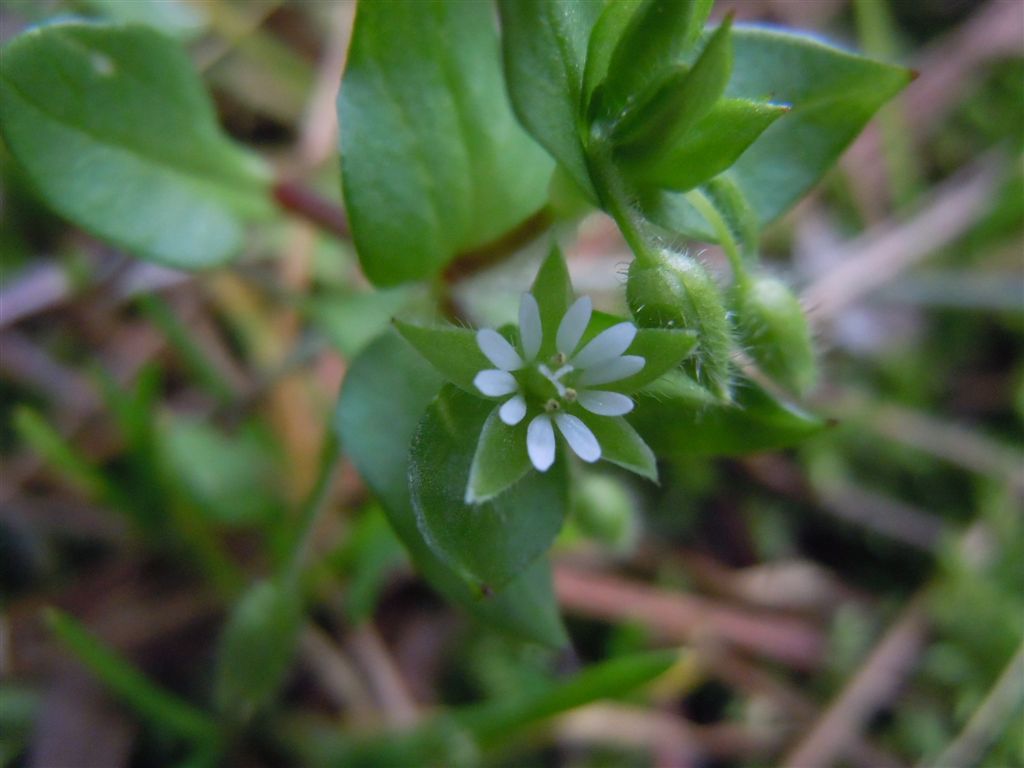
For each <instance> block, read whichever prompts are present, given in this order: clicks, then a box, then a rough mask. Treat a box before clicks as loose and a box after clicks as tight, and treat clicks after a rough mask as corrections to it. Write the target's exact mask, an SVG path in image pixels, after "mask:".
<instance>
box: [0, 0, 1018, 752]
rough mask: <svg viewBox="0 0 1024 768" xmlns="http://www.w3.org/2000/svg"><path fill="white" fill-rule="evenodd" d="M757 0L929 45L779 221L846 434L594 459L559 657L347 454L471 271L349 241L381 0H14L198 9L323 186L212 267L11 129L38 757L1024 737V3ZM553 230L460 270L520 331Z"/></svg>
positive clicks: (1, 445)
mask: <svg viewBox="0 0 1024 768" xmlns="http://www.w3.org/2000/svg"><path fill="white" fill-rule="evenodd" d="M730 10H732V11H735V12H736V13H737V17H738V20H740V21H752V20H754V21H769V22H774V23H783V24H786V25H789V26H793V27H797V28H802V29H806V30H810V31H814V32H818V33H820V34H822V35H825V36H827V37H829V38H831V39H834V40H837V41H839V42H841V43H844V44H847V45H849V46H851V47H857V48H860V49H862V50H865V51H866V52H867V53H869V54H871V55H873V56H876V57H879V58H883V59H888V60H891V61H896V62H900V63H904V64H907V65H909V66H912V67H914V68H915V69H916V70H917V72H918V73H919V76H918V79H917V80H916V81H915V83H913V84H912V85H911V86H910V87H909V88H908V89H907V91H906V92H905V93H904V94H903V95H902V96H901V97H900V98H899V99H898V100H897V101H896V102H894V103H893V104H892V106H890V107H888V108H887V109H886V111H885V112H884V114H882V115H880V117H879V118H878V119H876V120H875V121H874V122H873V123H872V125H871V126H870V128H869V129H868V130H867V131H866V132H865V134H864V135H862V136H861V137H860V138H859V139H858V141H857V142H856V143H855V144H854V145H853V146H852V147H851V148H850V150H849V151H848V152H847V153H846V155H845V157H844V159H843V161H842V163H841V164H840V166H839V167H838V168H837V169H836V170H835V171H834V172H833V173H831V174H830V176H829V178H828V180H827V182H826V183H825V184H824V185H823V186H822V187H821V188H820V189H819V190H818V191H816V192H815V193H814V194H812V195H811V196H810V197H809V198H807V199H806V200H805V201H803V202H802V203H801V204H800V205H798V206H797V208H796V209H795V210H794V211H793V212H791V213H790V214H789V215H787V216H786V217H785V218H784V219H783V220H782V221H781V222H780V223H778V224H777V225H775V226H773V227H772V229H771V230H770V231H769V232H768V233H767V235H766V238H765V242H764V245H765V251H766V256H767V257H768V259H769V261H770V263H772V264H773V266H774V268H775V269H776V270H777V272H778V273H779V274H780V275H782V276H783V277H784V278H785V279H786V280H787V281H788V282H789V283H791V284H792V285H794V286H795V287H797V288H798V289H799V290H800V291H801V295H802V299H803V301H804V304H805V306H806V307H807V308H808V310H809V311H810V313H811V317H812V321H813V323H814V327H815V330H816V334H817V341H818V345H819V349H820V350H821V353H822V355H823V360H824V366H823V367H824V372H825V376H824V382H823V383H822V385H821V387H820V388H819V389H818V390H817V391H816V392H815V393H814V394H813V396H812V397H811V398H809V400H808V401H807V403H806V405H807V407H809V408H810V409H812V410H814V411H815V412H818V413H821V414H823V415H825V416H827V417H829V418H831V419H834V421H835V425H834V426H833V428H831V429H830V430H828V431H827V432H826V433H825V434H822V435H820V436H818V437H815V438H813V439H812V440H809V441H808V442H806V443H805V444H803V445H801V446H800V447H799V448H798V449H796V450H792V451H787V452H784V453H777V454H764V455H758V456H754V457H750V458H746V459H731V460H704V459H678V460H675V461H673V462H671V463H670V464H668V465H667V466H665V467H664V468H663V478H664V480H663V483H662V485H661V486H660V487H657V488H655V487H652V486H649V485H642V484H639V483H634V482H633V480H632V479H631V478H629V477H626V476H625V475H622V474H620V473H617V472H612V471H601V472H588V474H587V475H585V476H583V477H581V478H580V481H579V490H578V493H577V496H576V500H575V506H574V509H573V517H572V520H571V522H570V524H569V525H568V526H567V528H566V530H565V531H564V532H563V534H562V536H561V538H560V540H559V544H558V547H557V549H556V568H555V572H556V588H557V592H558V596H559V600H560V603H561V605H562V607H563V611H564V612H565V615H566V617H567V625H568V630H569V634H570V637H571V640H572V647H571V649H566V650H564V651H561V652H555V651H548V650H544V649H541V648H538V647H533V646H523V645H522V644H520V643H517V642H516V641H514V640H511V639H508V638H506V637H504V636H502V635H500V634H497V633H496V632H495V631H493V630H489V629H486V628H483V627H481V626H478V625H475V624H473V623H472V622H471V621H470V620H468V619H467V617H466V616H464V615H462V614H461V613H459V612H457V611H456V610H455V609H453V608H452V607H451V606H449V605H447V604H445V603H444V602H443V601H442V600H441V599H440V598H438V597H437V596H436V595H435V594H433V593H432V592H431V591H430V590H429V589H428V588H427V587H426V586H425V585H424V584H423V582H422V581H421V580H420V579H418V578H417V576H416V574H415V573H414V572H413V571H412V569H411V567H410V565H409V562H408V560H407V558H406V555H405V553H404V551H403V550H402V548H401V546H400V545H399V544H398V542H397V540H396V539H395V537H394V535H393V534H392V533H391V532H390V530H389V528H388V526H387V523H386V520H385V518H384V517H383V515H382V513H381V511H380V509H379V508H378V506H377V505H376V503H375V502H374V500H373V499H372V498H371V497H369V496H368V494H367V492H366V491H365V489H364V488H363V486H362V484H361V482H360V480H359V478H358V476H357V475H356V474H355V473H354V471H353V470H352V469H351V467H349V466H348V465H347V464H346V463H345V461H344V458H343V457H342V459H341V460H340V461H335V458H336V457H337V452H338V447H337V446H336V445H335V444H334V439H333V437H332V435H331V430H330V424H331V417H332V411H333V406H334V401H335V398H336V395H337V391H338V386H339V384H340V382H341V380H342V378H343V377H344V373H345V369H346V364H347V361H349V360H350V359H351V358H352V356H353V355H354V354H355V353H356V352H357V351H358V350H360V349H361V348H362V347H363V346H364V345H365V344H366V343H368V342H369V341H370V340H371V339H372V338H373V337H374V336H375V335H376V334H377V333H378V332H379V331H381V330H382V329H384V328H385V327H386V326H387V323H388V321H389V319H390V317H391V316H392V315H393V314H394V313H396V312H397V311H399V310H401V309H403V308H409V307H416V306H423V305H424V304H425V303H427V302H429V301H430V300H431V297H430V296H429V295H428V294H427V291H426V289H419V288H401V287H400V288H396V289H389V290H386V291H381V292H371V291H370V290H369V288H368V286H367V283H366V281H365V280H364V279H363V277H362V276H361V275H360V273H359V270H358V266H357V262H356V260H355V258H354V254H353V252H352V247H351V244H350V242H349V241H348V240H347V239H346V237H345V227H344V217H343V214H342V213H341V207H340V206H341V201H340V200H339V193H338V190H339V188H340V186H339V181H338V167H337V152H336V125H335V122H334V121H335V109H334V98H335V94H336V89H337V84H338V80H339V77H340V73H341V69H342V66H343V62H344V56H345V51H346V46H347V41H348V37H349V34H350V31H351V23H352V15H353V11H354V7H353V5H352V4H351V3H348V2H313V1H312V0H293V1H292V2H282V1H280V0H249V1H248V2H230V1H229V0H168V1H163V0H159V1H158V0H135V1H134V2H123V1H118V0H80V1H79V2H72V1H71V0H7V2H5V3H4V4H3V5H2V6H0V33H2V37H3V39H4V40H5V41H6V40H7V39H10V38H11V37H13V36H14V35H15V34H17V33H18V32H20V31H21V30H23V29H24V28H26V27H27V26H29V25H31V24H35V23H39V22H44V21H47V20H50V19H53V18H57V17H63V16H68V15H74V16H85V17H91V18H102V19H110V20H115V21H132V22H140V23H144V24H149V25H152V26H155V27H157V28H159V29H161V30H162V31H164V32H165V33H167V34H169V35H171V36H173V37H175V38H177V39H178V40H179V41H180V42H181V43H182V45H184V46H185V48H186V49H187V51H188V52H189V55H190V56H191V58H192V61H193V62H194V64H195V66H196V68H197V70H199V71H200V72H201V73H202V76H203V78H204V81H205V83H206V84H207V86H208V87H209V89H210V91H211V93H212V94H213V95H214V98H215V100H216V105H217V109H218V113H219V117H220V119H221V122H222V124H223V125H224V126H225V127H226V129H227V130H228V131H229V133H230V134H232V136H233V137H235V138H236V139H238V140H239V141H242V142H244V143H246V144H248V145H249V146H250V147H251V148H253V149H255V150H256V151H258V152H260V153H261V154H263V155H264V156H265V157H267V158H268V159H269V160H270V161H271V162H272V164H273V166H274V168H275V171H276V174H277V177H278V178H279V179H280V180H281V182H280V184H279V187H278V189H279V192H280V193H281V194H279V197H280V198H281V199H282V200H283V201H284V205H283V206H282V210H281V212H280V213H279V214H278V215H277V216H276V217H273V218H272V219H271V220H269V221H267V222H261V223H260V224H259V225H258V226H256V227H254V228H253V230H252V231H251V232H250V233H249V235H248V245H247V250H246V254H245V258H244V259H243V260H242V261H241V262H240V264H238V265H236V266H235V267H232V268H229V269H224V270H220V271H212V272H207V273H203V274H198V275H195V274H193V275H190V274H185V273H181V272H175V271H173V270H169V269H165V268H160V267H156V266H153V265H147V264H144V263H142V262H139V261H136V260H134V259H133V258H132V257H131V255H130V254H126V253H122V252H118V251H117V250H116V249H114V248H111V247H110V246H109V245H106V244H104V243H102V242H99V241H97V240H95V239H93V238H91V237H90V236H88V235H87V234H85V233H83V232H81V231H78V230H76V229H74V228H72V227H70V226H68V225H67V224H66V223H64V222H62V221H61V220H60V219H58V218H57V217H55V216H54V215H53V214H52V213H50V212H49V211H48V210H47V209H46V208H45V207H44V206H43V205H42V204H41V203H40V201H39V200H38V199H37V197H36V196H35V195H34V193H33V191H32V189H31V188H30V187H29V185H28V184H27V183H26V181H25V179H24V178H23V176H22V175H21V174H20V173H19V170H18V168H17V166H16V165H15V164H14V163H13V162H12V161H11V159H10V156H9V154H8V153H7V151H6V150H5V149H3V148H2V147H0V180H2V207H0V222H2V230H0V254H2V258H0V451H2V460H3V469H2V472H0V588H2V591H3V592H2V594H3V603H2V615H0V764H2V765H4V766H40V767H44V766H57V765H62V766H64V765H67V766H70V765H83V766H99V765H103V766H121V765H124V766H129V765H131V766H152V765H191V766H199V765H216V764H232V765H234V764H237V765H254V766H263V765H265V766H273V765H296V764H351V765H419V764H425V765H426V764H431V765H474V764H485V765H495V766H512V765H517V766H518V765H567V766H579V767H580V768H589V767H593V768H598V767H600V766H613V765H614V766H623V765H627V766H628V765H636V766H642V765H663V766H689V765H706V766H722V767H728V766H751V767H754V766H769V765H779V764H789V765H800V766H811V765H821V766H824V765H851V766H863V767H865V768H867V767H870V768H878V767H879V766H889V765H891V766H898V765H908V766H909V765H935V766H944V767H945V766H957V768H959V767H960V766H967V765H986V766H1020V765H1024V707H1022V697H1024V693H1022V691H1024V644H1022V637H1024V526H1022V517H1021V509H1022V504H1021V501H1022V498H1024V458H1022V457H1024V454H1022V448H1021V446H1022V436H1024V357H1022V355H1021V350H1022V341H1024V175H1022V168H1021V149H1022V141H1024V98H1022V93H1024V5H1022V4H1021V3H1019V2H1018V1H1017V0H987V2H968V0H898V1H895V2H891V3H887V2H884V0H854V1H853V2H848V1H847V0H815V1H814V2H810V1H807V0H803V1H802V0H737V1H736V2H720V3H719V4H718V5H717V6H716V9H715V17H716V18H721V17H722V15H723V14H724V13H726V12H727V11H730ZM286 209H287V210H286ZM296 211H298V212H299V213H301V214H302V215H301V216H296V215H294V214H295V212H296ZM311 221H316V222H319V224H318V225H317V224H314V223H310V222H311ZM579 232H580V236H579V238H578V240H577V241H576V242H575V243H574V244H573V245H572V246H571V247H570V249H569V252H568V255H569V259H570V266H571V269H572V271H573V277H574V281H575V282H576V283H577V286H578V287H579V288H580V290H581V291H585V292H587V293H590V294H592V295H594V296H595V297H596V299H597V300H598V303H599V304H602V305H604V306H605V307H606V308H611V309H614V308H616V307H617V306H621V302H622V297H621V290H622V279H621V274H622V269H623V265H624V264H625V263H627V261H628V255H627V252H626V250H625V246H624V245H623V244H622V243H621V241H620V240H619V239H618V235H617V232H616V230H615V228H614V226H613V225H611V224H610V223H609V222H608V220H606V219H604V218H602V217H596V216H595V217H589V218H587V219H584V220H583V222H582V223H581V225H580V230H579ZM540 250H541V249H534V251H535V252H527V253H525V254H523V255H522V256H517V257H516V258H514V259H512V260H510V261H509V262H507V263H506V264H503V265H501V266H500V267H499V268H498V269H495V270H493V271H491V272H488V273H485V274H480V275H474V276H472V277H470V278H467V279H459V276H457V275H456V276H453V277H452V279H451V280H450V281H449V282H448V283H447V284H445V285H443V286H441V287H439V288H437V290H440V291H442V292H443V294H444V295H445V296H446V297H447V300H448V301H450V302H452V303H453V305H454V306H455V307H456V308H458V310H459V311H460V312H461V313H462V314H464V315H465V316H466V317H468V318H471V319H474V320H482V319H486V315H487V311H488V310H487V307H486V305H487V304H490V303H493V302H495V301H497V302H502V301H504V302H508V303H510V302H513V301H514V299H515V295H516V293H517V292H518V290H519V289H520V287H521V285H523V284H525V281H526V276H527V275H529V274H530V273H531V271H532V270H533V269H534V265H535V264H536V258H537V256H538V254H539V252H540ZM528 251H529V249H528ZM703 253H704V258H705V259H706V261H707V262H708V263H709V264H710V265H711V266H712V267H721V266H722V264H723V259H722V257H721V254H720V253H718V252H717V250H716V249H709V250H706V251H704V252H703ZM495 297H497V298H495ZM382 386H383V387H386V386H387V383H386V382H382ZM307 523H308V525H307ZM653 649H674V650H673V651H672V652H670V653H668V654H667V655H659V654H651V653H647V652H649V651H652V650H653ZM652 679H653V680H654V682H653V683H651V682H650V681H651V680H652Z"/></svg>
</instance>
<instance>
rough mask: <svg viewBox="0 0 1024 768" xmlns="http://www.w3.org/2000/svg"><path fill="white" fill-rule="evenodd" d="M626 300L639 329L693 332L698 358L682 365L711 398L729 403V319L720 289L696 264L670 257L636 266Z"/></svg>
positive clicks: (686, 258) (664, 254)
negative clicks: (706, 389) (714, 396)
mask: <svg viewBox="0 0 1024 768" xmlns="http://www.w3.org/2000/svg"><path fill="white" fill-rule="evenodd" d="M626 299H627V301H628V302H629V308H630V310H631V311H632V313H633V316H634V317H635V318H636V321H637V324H638V325H640V326H644V327H648V328H687V329H692V330H695V331H697V333H698V338H699V340H698V347H697V352H696V354H694V355H693V356H692V357H691V358H690V361H688V362H687V363H686V364H687V365H692V367H693V371H692V372H693V373H694V375H695V376H696V378H697V380H698V381H699V382H701V383H702V384H704V385H705V386H707V387H708V388H709V389H710V390H711V391H712V392H714V394H716V395H717V396H719V397H721V398H722V399H724V400H728V399H730V397H731V394H730V380H729V355H730V352H731V351H732V337H731V335H730V328H729V317H728V313H727V312H726V309H725V305H724V303H723V301H722V293H721V291H720V290H719V288H718V284H717V283H715V281H714V279H713V278H712V277H711V275H710V274H708V271H707V270H706V269H704V267H703V265H701V263H700V262H699V261H697V260H696V259H692V258H690V257H689V256H684V255H683V254H679V253H672V252H671V251H663V252H662V253H661V254H660V259H659V261H658V263H657V264H656V265H653V266H652V265H646V264H641V263H640V262H639V261H634V262H633V264H632V265H631V266H630V269H629V281H628V283H627V284H626Z"/></svg>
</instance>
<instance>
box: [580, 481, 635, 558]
mask: <svg viewBox="0 0 1024 768" xmlns="http://www.w3.org/2000/svg"><path fill="white" fill-rule="evenodd" d="M572 512H573V520H574V521H575V522H576V525H577V527H578V528H579V530H580V531H581V532H582V533H583V534H585V535H587V536H589V537H591V538H593V539H596V540H598V541H600V542H603V543H604V544H607V545H608V546H610V547H611V548H612V549H614V550H616V551H617V552H628V551H629V550H630V549H631V548H632V547H633V545H634V544H636V539H637V533H638V530H637V519H636V508H635V504H634V503H633V499H632V498H631V497H630V495H629V491H628V490H627V489H626V487H625V486H624V485H623V484H622V483H621V482H620V481H619V480H617V479H615V478H613V477H609V476H608V475H599V474H589V473H588V474H586V475H584V476H583V477H582V479H581V481H580V483H579V485H578V486H577V488H576V490H575V493H574V494H573V508H572Z"/></svg>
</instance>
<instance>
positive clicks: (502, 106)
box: [338, 0, 554, 285]
mask: <svg viewBox="0 0 1024 768" xmlns="http://www.w3.org/2000/svg"><path fill="white" fill-rule="evenodd" d="M338 117H339V124H340V126H341V152H342V157H341V162H342V183H343V185H344V192H345V201H346V207H347V209H348V213H349V219H350V223H351V226H352V235H353V238H354V239H355V244H356V249H357V251H358V252H359V258H360V261H361V263H362V265H363V269H364V270H365V271H366V274H367V276H368V277H369V278H370V279H371V280H372V281H373V282H374V283H376V284H378V285H393V284H395V283H400V282H404V281H408V280H418V279H422V278H425V277H428V276H430V275H432V274H434V273H436V272H437V271H439V270H440V269H441V268H442V267H443V266H444V265H445V264H446V263H447V262H448V261H450V260H451V258H452V257H453V256H455V255H456V254H458V253H460V252H463V251H466V250H469V249H472V248H474V247H477V246H480V245H482V244H485V243H488V242H490V241H492V240H495V239H497V238H498V237H500V236H501V235H502V234H504V233H505V232H507V231H508V230H510V229H512V228H513V227H515V226H516V225H517V224H519V223H520V222H522V221H523V220H524V219H526V218H527V217H528V216H529V215H530V214H532V213H533V212H535V211H536V210H538V209H539V208H540V207H541V206H542V205H543V204H544V202H545V201H546V199H547V191H548V182H549V181H550V178H551V172H552V170H553V168H554V165H553V163H552V162H551V160H550V158H549V157H547V155H546V154H545V153H544V151H543V150H542V149H541V148H540V147H539V146H537V145H536V144H535V143H534V141H533V140H532V139H531V138H530V137H529V136H528V135H527V134H526V132H525V131H524V130H523V129H522V128H521V127H520V126H519V124H518V123H517V122H516V119H515V117H513V115H512V111H511V109H510V107H509V104H508V99H507V97H506V92H505V87H504V83H503V80H502V72H501V66H500V48H499V45H498V36H497V29H496V28H495V20H494V17H493V12H492V9H491V6H490V4H488V3H465V2H458V1H457V0H393V1H392V2H368V3H360V4H359V8H358V10H357V13H356V21H355V28H354V31H353V36H352V45H351V48H350V50H349V58H348V65H347V67H346V69H345V76H344V79H343V81H342V85H341V92H340V95H339V98H338Z"/></svg>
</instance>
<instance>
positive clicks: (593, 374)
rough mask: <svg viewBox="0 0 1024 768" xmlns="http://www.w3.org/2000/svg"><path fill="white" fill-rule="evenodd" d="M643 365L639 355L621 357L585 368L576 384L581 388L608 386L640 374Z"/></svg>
mask: <svg viewBox="0 0 1024 768" xmlns="http://www.w3.org/2000/svg"><path fill="white" fill-rule="evenodd" d="M644 365H645V361H644V359H643V358H642V357H640V356H639V355H623V356H622V357H616V358H613V359H611V360H608V361H606V362H603V363H598V364H597V365H593V366H591V367H590V368H587V370H585V371H583V373H581V374H580V377H579V378H578V379H577V380H576V383H577V384H578V385H579V386H581V387H587V386H595V385H597V384H610V383H611V382H613V381H620V380H621V379H627V378H629V377H630V376H632V375H633V374H634V373H638V372H640V371H641V370H643V367H644Z"/></svg>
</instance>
